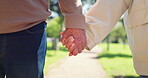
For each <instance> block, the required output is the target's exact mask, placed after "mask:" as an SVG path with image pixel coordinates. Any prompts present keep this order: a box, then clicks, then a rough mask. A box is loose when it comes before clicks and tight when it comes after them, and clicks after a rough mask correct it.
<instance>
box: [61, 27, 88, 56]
mask: <svg viewBox="0 0 148 78" xmlns="http://www.w3.org/2000/svg"><path fill="white" fill-rule="evenodd" d="M60 35H62V38H61V43H62V44H63V45H64V46H65V47H66V48H67V49H68V51H69V52H70V53H69V56H72V55H74V56H76V55H77V54H79V53H81V52H82V50H83V49H84V48H85V45H86V35H85V30H83V29H76V28H67V29H66V30H65V31H64V32H61V33H60Z"/></svg>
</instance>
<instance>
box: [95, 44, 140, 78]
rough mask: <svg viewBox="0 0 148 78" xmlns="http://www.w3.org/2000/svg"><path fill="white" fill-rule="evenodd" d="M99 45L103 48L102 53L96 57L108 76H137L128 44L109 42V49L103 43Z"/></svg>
mask: <svg viewBox="0 0 148 78" xmlns="http://www.w3.org/2000/svg"><path fill="white" fill-rule="evenodd" d="M99 46H100V47H102V48H103V53H102V54H99V56H98V59H99V61H100V63H101V64H102V66H103V68H104V69H105V70H106V72H107V74H108V75H109V76H111V77H113V78H118V76H121V77H123V76H124V78H138V75H136V73H135V70H134V67H133V60H132V56H131V51H130V49H129V46H128V45H125V46H123V44H110V50H109V51H107V50H106V46H107V44H105V43H103V44H100V45H99Z"/></svg>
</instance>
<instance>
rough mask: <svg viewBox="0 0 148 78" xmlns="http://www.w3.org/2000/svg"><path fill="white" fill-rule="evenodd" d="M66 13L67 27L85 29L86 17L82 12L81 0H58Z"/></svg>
mask: <svg viewBox="0 0 148 78" xmlns="http://www.w3.org/2000/svg"><path fill="white" fill-rule="evenodd" d="M58 1H59V5H60V9H61V11H62V13H63V15H64V19H65V21H64V22H65V23H64V24H65V27H66V28H79V29H85V25H86V24H85V17H84V15H83V14H82V4H81V0H58Z"/></svg>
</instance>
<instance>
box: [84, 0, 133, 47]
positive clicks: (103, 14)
mask: <svg viewBox="0 0 148 78" xmlns="http://www.w3.org/2000/svg"><path fill="white" fill-rule="evenodd" d="M130 2H131V0H98V1H97V2H96V3H95V4H94V6H93V7H92V8H91V9H90V10H89V11H88V13H87V14H86V23H87V25H86V34H87V35H86V36H87V47H86V49H88V50H90V49H92V48H93V47H94V46H95V45H96V44H98V43H100V42H101V41H102V40H103V39H104V38H105V37H106V36H107V35H108V34H109V33H110V32H111V30H112V29H113V28H114V26H115V24H116V22H117V21H118V20H119V19H120V17H121V16H122V15H123V13H124V12H125V11H126V10H127V9H128V7H129V4H130Z"/></svg>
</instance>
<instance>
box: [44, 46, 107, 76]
mask: <svg viewBox="0 0 148 78" xmlns="http://www.w3.org/2000/svg"><path fill="white" fill-rule="evenodd" d="M100 52H102V48H100V47H98V46H96V47H95V48H94V49H93V50H91V51H90V52H89V51H84V52H83V53H82V54H79V55H78V56H72V57H66V58H65V59H64V60H62V61H60V63H58V64H60V65H58V66H56V67H54V68H52V69H50V71H48V73H47V74H46V76H45V78H108V77H107V76H106V73H105V71H104V70H103V69H102V66H101V65H100V64H99V61H98V59H96V57H97V55H98V53H100Z"/></svg>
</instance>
